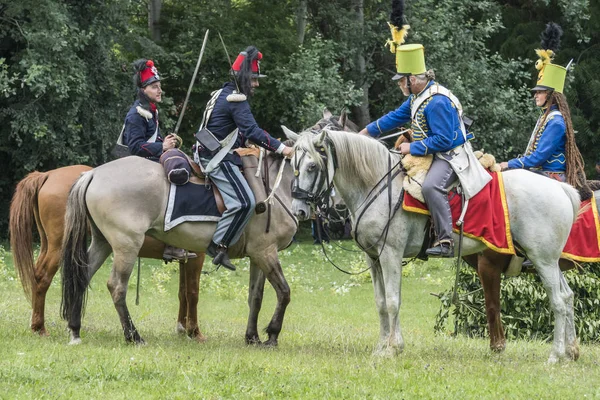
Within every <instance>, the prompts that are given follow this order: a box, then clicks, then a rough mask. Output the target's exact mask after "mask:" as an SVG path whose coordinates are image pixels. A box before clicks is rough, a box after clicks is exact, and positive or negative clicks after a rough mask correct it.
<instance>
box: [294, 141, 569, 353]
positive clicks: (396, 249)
mask: <svg viewBox="0 0 600 400" xmlns="http://www.w3.org/2000/svg"><path fill="white" fill-rule="evenodd" d="M286 134H287V135H288V137H289V138H291V139H293V140H297V141H296V144H295V154H294V158H293V159H292V163H293V165H294V168H295V169H296V171H295V174H296V175H297V178H296V181H295V182H294V186H295V189H294V197H297V198H294V201H293V210H294V213H295V214H296V215H297V216H298V217H299V218H301V219H303V218H307V217H309V216H310V210H309V204H308V203H311V202H312V201H314V199H319V198H320V197H322V196H323V195H324V193H325V192H327V191H328V188H329V185H330V183H333V185H334V187H335V190H336V192H337V193H338V194H339V195H341V196H342V198H343V199H344V202H345V204H346V205H347V207H348V209H349V211H350V213H351V219H352V223H353V226H354V227H355V228H356V229H357V230H356V231H355V237H356V238H357V241H358V243H359V244H360V246H361V247H362V248H363V249H365V251H366V259H367V264H368V265H369V266H370V272H371V276H372V279H373V287H374V290H375V303H376V306H377V311H378V313H379V322H380V335H379V342H378V346H377V347H376V350H375V353H376V354H380V355H392V354H396V353H398V352H401V351H402V349H403V347H404V340H403V338H402V333H401V328H400V319H399V307H400V289H401V278H402V265H401V260H402V258H405V257H413V256H416V255H417V254H418V253H419V251H420V249H421V246H422V244H423V240H424V232H425V225H426V223H427V217H426V216H424V215H421V214H416V213H410V212H405V211H403V210H402V208H401V207H400V209H399V210H398V211H397V212H396V214H393V210H392V208H393V207H395V205H396V202H397V201H398V199H399V196H400V191H401V189H402V179H403V174H402V173H400V174H399V176H397V177H396V178H395V179H394V181H393V183H392V185H391V187H388V189H386V190H391V191H392V193H391V198H392V199H394V202H393V203H392V204H389V197H388V196H387V195H381V196H378V194H379V190H373V191H372V189H373V188H374V187H375V186H376V185H377V184H378V182H380V179H381V178H382V177H384V176H385V175H386V174H387V173H388V171H389V168H390V165H395V164H396V163H397V162H398V160H399V156H398V155H396V154H392V153H390V152H389V151H388V150H387V148H386V147H385V146H384V145H382V144H381V143H379V142H377V141H376V140H373V139H370V138H367V137H365V136H361V135H356V134H348V133H345V132H335V131H327V130H324V131H323V132H322V134H320V135H318V136H315V135H313V134H311V133H304V134H302V135H301V136H298V135H296V134H294V133H293V132H289V131H286ZM503 178H504V187H505V193H506V198H507V203H508V209H509V214H510V226H511V233H512V237H513V238H514V239H515V240H516V241H517V242H518V243H519V244H520V245H521V246H522V247H523V248H524V250H525V251H526V252H527V255H528V257H529V258H530V259H531V260H532V261H533V263H534V265H535V266H536V270H537V272H538V274H539V276H540V278H541V279H542V282H543V284H544V286H545V288H546V291H547V292H548V297H549V299H550V304H551V308H552V310H553V312H554V318H555V325H554V341H553V345H552V350H551V353H550V356H549V360H548V361H549V362H556V361H558V360H559V359H561V358H567V357H568V358H572V359H577V357H578V355H579V348H578V344H577V338H576V333H575V325H574V315H573V292H572V291H571V289H570V288H569V286H568V284H567V282H566V280H565V278H564V277H563V275H562V273H561V271H560V269H559V258H560V255H561V250H562V249H563V248H564V245H565V243H566V241H567V238H568V235H569V232H570V229H571V226H572V224H573V222H574V221H575V219H576V217H577V213H578V210H579V205H580V200H579V194H578V193H577V191H576V190H575V189H573V188H572V187H571V186H569V185H566V184H562V183H559V182H557V181H554V180H552V179H547V178H545V177H543V176H540V175H537V174H534V173H531V172H528V171H524V170H513V171H508V172H505V173H504V174H503ZM383 181H384V184H385V181H386V180H385V179H384V180H383ZM381 185H382V184H381V183H380V186H381ZM370 193H372V195H371V197H376V198H375V199H372V198H370V197H369V196H370ZM360 215H362V217H361V220H360V225H359V226H358V227H357V225H356V224H357V221H356V219H357V218H358V216H360ZM392 215H393V218H392V219H391V220H389V221H388V219H389V218H388V217H389V216H392ZM388 223H389V231H388V234H387V236H386V237H387V240H381V238H382V237H383V235H382V232H384V230H385V229H387V228H386V225H388ZM479 252H483V255H482V256H480V257H479V266H478V267H479V268H478V270H479V273H480V279H481V280H482V283H483V287H484V290H485V289H486V287H487V288H489V287H493V286H495V285H496V284H497V285H499V280H498V282H489V281H488V280H489V279H490V277H494V276H497V277H499V276H500V271H502V270H503V268H504V267H505V266H506V259H505V257H507V256H502V255H499V254H495V253H494V252H492V251H490V250H488V249H486V246H485V245H484V244H482V243H481V242H479V241H477V240H474V239H470V238H468V237H465V238H464V240H463V254H465V255H469V254H476V253H479ZM494 268H495V269H497V271H496V272H493V273H491V274H486V273H482V271H484V272H485V270H486V269H487V270H489V269H494ZM497 293H498V292H497ZM497 293H496V296H498V294H497ZM489 295H493V294H491V293H489V292H488V293H486V301H487V300H488V296H489ZM487 311H488V322H490V325H491V322H493V321H490V315H491V314H490V310H489V309H488V310H487ZM496 311H497V313H496V315H499V313H498V311H499V310H496ZM498 319H499V318H498ZM496 322H499V321H496ZM500 329H502V328H501V325H500ZM490 332H493V331H492V327H491V326H490ZM502 338H503V337H502ZM491 339H492V345H494V343H493V341H494V340H495V339H497V338H496V337H491Z"/></svg>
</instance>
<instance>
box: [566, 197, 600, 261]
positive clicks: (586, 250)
mask: <svg viewBox="0 0 600 400" xmlns="http://www.w3.org/2000/svg"><path fill="white" fill-rule="evenodd" d="M599 199H600V191H597V192H594V194H593V196H592V198H591V199H590V200H586V201H583V202H581V207H580V210H582V211H583V213H582V214H580V215H579V218H577V221H575V223H574V224H573V227H572V228H571V233H570V234H569V239H568V240H567V244H566V245H565V248H564V249H563V253H562V256H563V257H564V258H568V259H571V260H576V261H580V262H598V261H600V236H599V234H600V222H599V221H598V200H599Z"/></svg>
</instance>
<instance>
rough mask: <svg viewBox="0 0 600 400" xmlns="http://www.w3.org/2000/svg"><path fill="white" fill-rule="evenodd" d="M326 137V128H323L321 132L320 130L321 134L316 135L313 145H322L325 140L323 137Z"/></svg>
mask: <svg viewBox="0 0 600 400" xmlns="http://www.w3.org/2000/svg"><path fill="white" fill-rule="evenodd" d="M326 138H327V130H326V129H323V132H321V134H319V136H318V137H317V140H316V142H314V143H315V146H317V147H318V146H321V145H323V143H324V142H325V139H326Z"/></svg>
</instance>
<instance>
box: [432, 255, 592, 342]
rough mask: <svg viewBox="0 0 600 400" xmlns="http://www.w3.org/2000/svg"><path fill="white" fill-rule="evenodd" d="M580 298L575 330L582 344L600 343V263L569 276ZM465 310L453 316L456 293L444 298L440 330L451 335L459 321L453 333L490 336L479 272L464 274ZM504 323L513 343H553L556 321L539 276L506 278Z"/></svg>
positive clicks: (461, 278)
mask: <svg viewBox="0 0 600 400" xmlns="http://www.w3.org/2000/svg"><path fill="white" fill-rule="evenodd" d="M564 274H565V278H566V279H567V282H568V283H569V286H570V287H571V290H573V293H574V295H575V297H574V307H575V328H576V330H577V335H578V337H579V340H580V341H581V342H597V341H599V340H600V263H590V264H586V265H585V267H584V269H583V270H579V271H576V270H572V271H567V272H565V273H564ZM458 293H459V305H458V307H455V308H454V309H453V310H452V311H450V308H451V307H450V306H451V305H452V288H450V289H449V290H447V291H445V292H443V293H441V294H440V295H439V296H440V300H441V306H440V311H439V313H438V315H437V317H436V324H435V328H434V329H435V331H437V332H443V331H444V330H446V324H447V320H448V318H449V316H450V314H452V315H453V316H454V331H453V332H452V333H453V334H455V335H456V334H464V335H467V336H471V337H484V336H487V335H488V331H487V320H486V316H485V300H484V297H483V289H482V287H481V284H480V282H479V277H478V276H477V273H476V272H475V270H474V269H471V268H463V269H462V270H461V272H460V276H459V283H458ZM500 301H501V311H502V324H503V325H504V331H505V335H506V338H507V339H517V338H525V339H542V340H551V338H552V334H553V329H554V316H553V314H552V311H551V310H550V303H549V301H548V296H547V295H546V290H545V289H544V287H543V285H542V283H541V281H540V278H539V276H538V275H536V274H522V275H520V276H517V277H514V278H507V279H503V281H502V284H501V292H500Z"/></svg>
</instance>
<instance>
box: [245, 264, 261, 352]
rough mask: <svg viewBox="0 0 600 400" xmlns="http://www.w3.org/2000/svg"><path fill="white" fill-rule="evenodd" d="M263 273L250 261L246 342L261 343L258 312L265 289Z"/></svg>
mask: <svg viewBox="0 0 600 400" xmlns="http://www.w3.org/2000/svg"><path fill="white" fill-rule="evenodd" d="M265 279H266V278H265V274H264V273H263V271H262V270H261V269H260V268H259V267H258V266H257V265H256V263H255V262H254V260H251V261H250V282H249V286H248V308H249V309H250V311H249V315H248V325H247V326H246V344H261V341H260V337H259V334H258V314H259V313H260V309H261V307H262V301H263V293H264V291H265Z"/></svg>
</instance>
